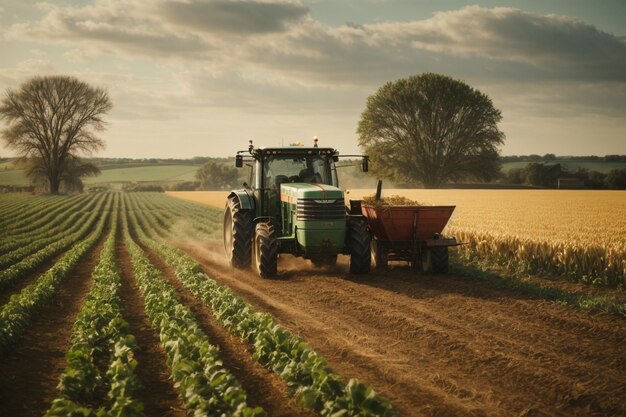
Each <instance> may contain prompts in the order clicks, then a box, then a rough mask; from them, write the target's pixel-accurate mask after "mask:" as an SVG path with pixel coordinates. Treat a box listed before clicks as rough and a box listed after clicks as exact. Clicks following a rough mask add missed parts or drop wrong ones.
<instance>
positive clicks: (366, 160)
mask: <svg viewBox="0 0 626 417" xmlns="http://www.w3.org/2000/svg"><path fill="white" fill-rule="evenodd" d="M369 169H370V165H369V158H368V157H367V156H365V157H363V162H362V163H361V171H363V172H367V171H369Z"/></svg>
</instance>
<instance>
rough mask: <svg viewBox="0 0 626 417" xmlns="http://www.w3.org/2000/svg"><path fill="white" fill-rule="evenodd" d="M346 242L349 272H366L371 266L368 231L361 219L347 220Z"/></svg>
mask: <svg viewBox="0 0 626 417" xmlns="http://www.w3.org/2000/svg"><path fill="white" fill-rule="evenodd" d="M348 239H349V241H348V243H349V245H350V272H351V273H353V274H367V273H368V272H370V269H371V268H372V258H371V256H372V255H371V252H370V241H371V237H370V231H369V229H368V227H367V223H366V222H365V220H362V219H351V220H349V221H348Z"/></svg>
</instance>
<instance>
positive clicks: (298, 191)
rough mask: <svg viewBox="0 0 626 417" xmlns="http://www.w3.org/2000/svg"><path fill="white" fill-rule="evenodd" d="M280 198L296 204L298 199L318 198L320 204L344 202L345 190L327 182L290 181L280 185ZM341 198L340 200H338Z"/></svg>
mask: <svg viewBox="0 0 626 417" xmlns="http://www.w3.org/2000/svg"><path fill="white" fill-rule="evenodd" d="M280 200H281V201H284V202H286V203H291V204H296V203H297V202H298V200H317V201H316V202H318V203H320V204H333V203H335V204H336V203H339V202H341V204H342V205H343V204H344V199H343V191H341V190H340V189H339V188H337V187H333V186H332V185H326V184H309V183H289V184H281V185H280ZM338 200H339V201H338Z"/></svg>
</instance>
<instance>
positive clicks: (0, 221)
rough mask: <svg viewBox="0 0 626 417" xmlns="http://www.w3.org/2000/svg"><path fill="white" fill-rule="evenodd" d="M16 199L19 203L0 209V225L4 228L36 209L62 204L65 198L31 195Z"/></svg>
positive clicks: (19, 220)
mask: <svg viewBox="0 0 626 417" xmlns="http://www.w3.org/2000/svg"><path fill="white" fill-rule="evenodd" d="M7 195H9V194H7ZM17 200H18V202H19V203H17V204H12V205H11V207H9V208H7V209H4V210H3V211H2V218H0V225H1V226H3V227H4V228H8V227H12V226H13V225H14V224H15V223H17V222H21V221H22V219H24V218H26V217H28V216H30V215H32V214H33V213H36V212H37V211H38V210H41V209H42V208H44V207H46V206H48V205H54V204H62V203H63V202H64V201H65V200H66V199H65V198H62V197H60V196H51V197H48V196H46V197H44V196H36V197H32V196H31V197H30V198H24V199H21V201H20V199H17ZM22 201H23V203H22ZM9 224H11V226H9Z"/></svg>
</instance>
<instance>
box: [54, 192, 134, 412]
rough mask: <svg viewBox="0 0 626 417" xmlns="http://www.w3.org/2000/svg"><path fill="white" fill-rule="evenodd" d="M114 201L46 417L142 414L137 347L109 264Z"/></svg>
mask: <svg viewBox="0 0 626 417" xmlns="http://www.w3.org/2000/svg"><path fill="white" fill-rule="evenodd" d="M118 203H119V201H117V200H116V202H115V204H114V207H113V215H112V218H111V226H110V229H111V231H110V232H109V237H108V238H107V240H106V242H105V244H104V247H103V249H102V251H101V253H100V258H99V261H98V265H97V266H96V268H95V269H94V272H93V274H92V276H93V286H92V288H91V290H90V291H89V294H88V295H87V298H86V300H85V302H84V304H83V305H82V306H81V309H80V312H79V313H78V316H77V318H76V321H75V322H74V326H73V328H72V336H71V346H70V349H69V351H68V353H67V354H66V356H65V357H66V360H67V366H66V368H65V371H64V372H63V374H62V375H61V377H60V382H59V385H58V390H59V392H58V395H57V397H56V398H55V399H54V400H53V401H52V405H51V407H50V409H49V410H48V412H47V413H46V416H47V417H53V416H54V417H56V416H58V417H61V416H70V415H81V416H94V417H95V416H104V415H109V416H124V417H131V416H142V415H143V404H142V403H141V402H140V401H139V400H137V399H136V398H135V393H136V391H137V389H138V388H140V387H141V384H140V382H139V379H138V378H137V375H136V374H135V367H136V366H137V361H136V360H135V358H134V351H135V350H136V348H137V345H136V343H135V339H134V337H133V336H132V335H131V334H130V333H129V328H128V323H127V322H126V321H124V319H123V317H122V313H121V299H120V297H119V288H120V285H121V278H120V271H119V269H118V268H117V265H116V263H115V241H116V237H117V222H118V216H119V213H118ZM102 363H106V364H107V368H106V370H103V369H100V366H98V365H97V364H102ZM103 392H107V397H108V399H107V400H104V399H102V398H98V395H99V394H98V393H103ZM94 404H98V405H97V406H94Z"/></svg>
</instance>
